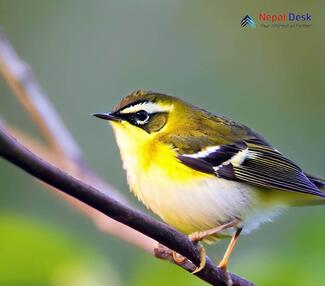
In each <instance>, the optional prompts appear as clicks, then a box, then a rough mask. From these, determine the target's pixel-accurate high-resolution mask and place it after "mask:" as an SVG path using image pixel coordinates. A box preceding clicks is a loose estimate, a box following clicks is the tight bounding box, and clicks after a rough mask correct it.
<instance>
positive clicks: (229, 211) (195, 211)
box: [128, 170, 279, 234]
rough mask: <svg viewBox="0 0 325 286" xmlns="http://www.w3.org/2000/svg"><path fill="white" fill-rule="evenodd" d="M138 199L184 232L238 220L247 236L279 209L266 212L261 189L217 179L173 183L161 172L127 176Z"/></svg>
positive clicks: (205, 228)
mask: <svg viewBox="0 0 325 286" xmlns="http://www.w3.org/2000/svg"><path fill="white" fill-rule="evenodd" d="M128 180H129V184H130V186H133V191H134V192H135V194H136V195H137V197H138V198H139V199H140V200H141V201H142V202H143V203H144V204H145V205H146V206H147V207H148V208H150V209H151V210H152V211H153V212H154V213H156V214H157V215H158V216H160V217H161V218H162V219H163V220H164V221H165V222H167V223H168V224H170V225H172V226H174V227H175V228H176V229H178V230H180V231H181V232H183V233H186V234H189V233H192V232H195V231H202V230H207V229H211V228H213V227H216V226H218V225H221V224H224V223H225V222H229V221H231V220H233V219H235V218H239V219H241V220H242V221H243V223H244V230H243V232H244V233H248V232H250V231H251V230H252V229H254V228H257V227H258V226H259V225H260V224H261V223H263V222H266V221H270V220H271V219H272V218H273V217H274V216H275V215H276V214H277V213H278V210H279V206H277V207H275V206H272V208H271V207H269V208H266V209H265V206H263V210H262V208H261V207H262V205H261V201H260V197H259V195H258V192H259V190H258V189H254V188H253V187H251V186H249V185H245V184H242V183H238V182H234V181H228V180H224V179H220V178H217V177H211V178H206V179H197V180H196V181H194V182H193V180H191V182H179V181H173V180H171V179H170V178H167V177H164V174H162V173H161V172H159V171H158V170H151V171H150V172H148V174H146V176H142V177H139V176H137V175H136V174H135V173H134V172H132V174H130V175H128Z"/></svg>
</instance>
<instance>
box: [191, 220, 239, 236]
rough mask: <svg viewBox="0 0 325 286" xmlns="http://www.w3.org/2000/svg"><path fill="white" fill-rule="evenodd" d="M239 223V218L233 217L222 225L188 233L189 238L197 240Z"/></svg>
mask: <svg viewBox="0 0 325 286" xmlns="http://www.w3.org/2000/svg"><path fill="white" fill-rule="evenodd" d="M239 224H240V220H239V219H234V220H232V221H231V222H228V223H225V224H223V225H220V226H217V227H215V228H211V229H208V230H205V231H198V232H193V233H191V234H190V235H189V238H190V240H192V241H193V242H199V241H201V240H203V239H205V238H207V237H209V236H211V235H214V234H218V233H219V232H222V231H224V230H226V229H227V228H231V227H234V226H237V225H239Z"/></svg>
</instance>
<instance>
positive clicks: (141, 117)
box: [135, 110, 149, 124]
mask: <svg viewBox="0 0 325 286" xmlns="http://www.w3.org/2000/svg"><path fill="white" fill-rule="evenodd" d="M135 117H136V120H137V123H138V124H144V123H146V122H147V121H148V119H149V114H148V113H147V112H146V111H144V110H140V111H138V112H137V113H136V114H135Z"/></svg>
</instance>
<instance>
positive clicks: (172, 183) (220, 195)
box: [94, 91, 325, 271]
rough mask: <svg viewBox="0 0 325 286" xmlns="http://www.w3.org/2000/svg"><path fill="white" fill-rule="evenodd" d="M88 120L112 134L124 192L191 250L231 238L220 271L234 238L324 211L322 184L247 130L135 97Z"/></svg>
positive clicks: (160, 98) (176, 103)
mask: <svg viewBox="0 0 325 286" xmlns="http://www.w3.org/2000/svg"><path fill="white" fill-rule="evenodd" d="M94 115H95V116H96V117H99V118H101V119H105V120H109V122H110V123H111V125H112V126H113V129H114V132H115V136H116V141H117V144H118V146H119V149H120V152H121V157H122V160H123V166H124V168H125V170H126V173H127V180H128V184H129V186H130V189H131V191H132V192H133V193H134V194H135V195H136V196H137V197H138V199H139V200H141V201H142V202H143V203H144V204H145V205H146V206H147V207H148V208H150V209H151V210H152V211H153V212H154V213H156V214H157V215H158V216H160V217H161V218H162V219H163V220H164V221H165V222H166V223H168V224H170V225H172V226H173V227H175V228H176V229H178V230H179V231H181V232H183V233H185V234H188V235H189V236H190V238H191V239H192V240H193V241H195V242H198V241H200V240H204V241H207V242H211V241H214V240H217V239H219V238H223V237H229V236H230V235H231V236H232V239H231V242H230V244H229V246H228V249H227V251H226V253H225V255H224V257H223V259H222V260H221V262H220V263H219V267H221V268H223V269H227V265H228V258H229V255H230V253H231V251H232V249H233V247H234V245H235V243H236V241H237V239H238V237H239V234H240V233H241V231H242V232H243V233H249V232H250V231H251V230H252V229H255V228H257V227H258V226H259V225H261V224H262V223H264V222H267V221H270V220H272V218H274V217H275V216H276V215H277V214H279V212H280V211H281V209H283V208H285V207H287V206H290V205H309V204H310V205H311V204H325V193H324V192H322V191H321V188H323V187H324V186H325V181H324V180H321V179H317V178H315V177H313V176H310V175H308V174H307V173H305V172H304V171H302V170H301V168H299V167H298V166H297V165H296V164H295V163H294V162H292V161H291V160H289V159H287V158H286V157H284V156H283V155H282V154H281V153H280V152H279V151H278V150H276V149H275V148H273V147H272V146H271V145H270V144H269V143H268V142H267V141H266V140H265V139H264V138H263V137H262V136H260V135H259V134H257V133H256V132H254V131H252V130H251V129H250V128H248V127H246V126H244V125H242V124H240V123H237V122H235V121H233V120H230V119H228V118H225V117H223V116H219V115H214V114H211V113H209V112H208V111H206V110H204V109H201V108H198V107H196V106H193V105H191V104H189V103H187V102H185V101H183V100H181V99H178V98H176V97H172V96H168V95H164V94H160V93H156V92H151V91H148V92H145V91H135V92H133V93H131V94H130V95H128V96H127V97H125V98H123V99H122V100H121V101H120V102H119V103H118V104H117V106H116V107H115V108H114V110H113V111H112V112H110V113H95V114H94ZM201 250H202V253H201V254H202V256H201V258H202V261H201V265H200V266H199V267H198V268H197V271H199V270H200V269H202V267H203V266H204V257H205V255H204V250H203V248H201ZM174 258H175V260H177V259H180V258H179V257H177V256H176V255H175V257H174Z"/></svg>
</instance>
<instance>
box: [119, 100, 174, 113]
mask: <svg viewBox="0 0 325 286" xmlns="http://www.w3.org/2000/svg"><path fill="white" fill-rule="evenodd" d="M172 109H173V106H172V105H159V104H157V103H153V102H141V103H138V104H136V105H131V106H129V107H127V108H125V109H122V110H121V111H120V113H122V114H128V113H135V112H138V111H140V110H144V111H146V112H147V113H149V114H152V113H156V112H169V111H171V110H172Z"/></svg>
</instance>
